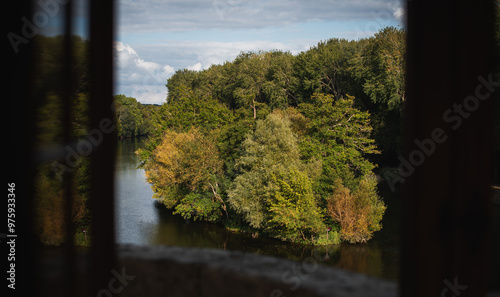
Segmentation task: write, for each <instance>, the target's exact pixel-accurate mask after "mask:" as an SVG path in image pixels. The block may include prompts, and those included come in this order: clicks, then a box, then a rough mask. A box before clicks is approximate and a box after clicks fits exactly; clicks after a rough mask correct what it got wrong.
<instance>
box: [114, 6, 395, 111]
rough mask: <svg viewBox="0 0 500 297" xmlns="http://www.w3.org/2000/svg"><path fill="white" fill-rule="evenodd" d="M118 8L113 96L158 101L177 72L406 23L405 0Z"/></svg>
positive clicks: (297, 49)
mask: <svg viewBox="0 0 500 297" xmlns="http://www.w3.org/2000/svg"><path fill="white" fill-rule="evenodd" d="M117 12H118V13H117V16H118V21H117V32H116V33H117V36H116V42H115V59H116V60H115V63H116V67H117V68H116V70H117V71H116V86H115V93H116V94H125V95H127V96H131V97H135V98H136V99H137V100H139V101H140V102H142V103H155V104H161V103H164V102H165V98H166V96H167V92H168V90H167V89H166V87H165V83H166V81H167V79H168V78H169V77H170V76H171V75H172V74H173V73H174V72H175V71H176V70H178V69H184V68H187V69H193V70H202V69H206V68H208V67H210V65H212V64H220V63H223V62H224V61H231V60H233V59H234V58H235V57H236V56H237V55H238V54H239V53H240V52H241V51H258V50H272V49H280V50H284V51H290V52H292V53H293V54H297V53H299V52H301V51H305V50H307V49H309V48H310V47H311V46H314V45H316V44H317V43H318V42H319V41H321V40H326V39H329V38H346V39H354V40H357V39H360V38H366V37H369V36H372V35H373V34H374V33H376V32H377V31H378V30H379V29H381V28H383V27H385V26H403V23H404V22H403V19H404V9H403V6H402V2H401V1H399V0H371V1H368V0H364V1H361V0H309V1H307V0H275V1H263V0H253V1H251V0H207V1H202V0H169V1H165V0H140V1H139V0H117Z"/></svg>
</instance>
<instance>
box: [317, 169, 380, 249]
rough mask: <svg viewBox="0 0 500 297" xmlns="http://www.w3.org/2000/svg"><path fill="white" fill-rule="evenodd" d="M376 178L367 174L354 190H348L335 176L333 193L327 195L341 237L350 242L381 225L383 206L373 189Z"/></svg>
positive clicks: (367, 236)
mask: <svg viewBox="0 0 500 297" xmlns="http://www.w3.org/2000/svg"><path fill="white" fill-rule="evenodd" d="M376 187H377V182H376V179H375V177H374V176H373V175H367V176H365V177H364V178H363V180H362V181H361V182H360V184H359V186H358V188H357V189H356V190H355V191H351V190H349V189H348V188H347V187H345V186H344V185H343V184H342V180H340V179H336V180H335V183H334V191H333V195H332V196H330V197H329V198H328V204H327V209H328V214H329V215H330V216H331V217H332V218H333V219H334V220H335V221H337V222H338V223H339V224H340V226H341V230H340V237H341V239H342V240H346V241H349V242H351V243H356V242H366V241H368V240H369V239H371V238H372V236H373V232H375V231H378V230H380V229H382V224H381V223H380V222H381V221H382V217H383V215H384V212H385V209H386V206H385V205H384V202H383V201H382V200H381V199H380V198H379V197H378V195H377V193H376Z"/></svg>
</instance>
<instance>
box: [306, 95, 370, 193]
mask: <svg viewBox="0 0 500 297" xmlns="http://www.w3.org/2000/svg"><path fill="white" fill-rule="evenodd" d="M311 101H312V102H313V103H303V104H301V105H300V106H299V110H300V111H301V112H302V114H304V116H305V117H307V118H308V119H309V122H308V129H307V130H308V131H307V134H306V136H305V137H304V138H303V140H302V141H301V154H302V158H303V159H305V160H309V159H311V158H313V157H314V158H317V159H320V160H322V164H323V173H322V175H321V177H320V180H319V185H318V186H319V187H318V188H316V190H317V191H319V193H321V195H322V197H326V195H328V194H327V193H331V191H332V185H333V183H334V181H335V180H336V179H337V178H340V179H342V180H343V182H344V184H345V185H347V186H348V187H349V188H350V189H354V188H355V187H356V186H357V184H358V182H359V178H360V177H363V176H365V175H366V174H369V173H371V171H372V170H373V169H374V168H375V165H374V164H372V163H371V162H369V161H368V160H367V158H366V156H367V155H368V154H377V153H379V152H378V151H377V148H376V145H375V142H374V140H373V139H372V138H371V132H372V128H371V126H370V114H369V113H368V112H362V111H360V110H358V109H356V108H355V107H354V100H353V98H352V97H347V98H346V99H338V100H334V98H333V96H332V95H323V94H315V95H314V96H312V97H311Z"/></svg>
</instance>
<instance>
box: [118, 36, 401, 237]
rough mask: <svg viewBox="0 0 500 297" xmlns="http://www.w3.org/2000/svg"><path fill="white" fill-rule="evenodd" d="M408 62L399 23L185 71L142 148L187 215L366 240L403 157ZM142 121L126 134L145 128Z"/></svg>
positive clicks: (272, 232) (166, 195)
mask: <svg viewBox="0 0 500 297" xmlns="http://www.w3.org/2000/svg"><path fill="white" fill-rule="evenodd" d="M404 59H405V31H404V30H402V29H398V28H394V27H388V28H385V29H383V30H381V31H380V32H378V33H377V34H375V36H373V37H371V38H367V39H361V40H357V41H348V40H343V39H329V40H326V41H321V42H319V43H318V44H317V45H315V46H313V47H311V48H310V49H309V50H307V51H304V52H301V53H299V54H297V55H292V54H291V53H289V52H284V51H279V50H274V51H268V52H264V51H259V52H242V53H240V55H238V56H237V57H236V59H235V60H233V61H228V62H226V63H224V64H222V65H212V66H211V67H210V68H208V69H206V70H202V71H191V70H186V69H183V70H178V71H177V72H176V73H175V74H174V75H173V76H172V77H171V78H170V79H168V81H167V84H166V87H167V89H168V96H167V98H166V102H165V103H164V104H163V105H161V107H159V108H158V109H156V110H151V111H152V113H151V114H150V115H149V123H150V124H149V125H150V126H149V127H148V129H149V130H148V133H149V135H150V136H149V138H148V140H147V145H146V148H144V149H142V150H140V151H139V152H138V154H139V155H140V158H141V160H142V164H143V165H142V166H143V167H144V168H145V170H146V173H147V178H148V181H149V182H150V183H151V186H152V188H153V191H154V193H155V194H154V196H155V198H157V199H159V200H160V201H161V202H162V203H163V204H164V205H165V207H167V208H168V209H171V210H172V211H173V213H174V214H178V215H181V216H182V217H183V218H185V219H193V220H203V221H208V222H218V223H222V224H225V225H226V226H227V227H228V228H231V229H236V230H245V231H249V232H252V233H254V234H261V235H264V236H271V237H275V238H280V239H282V240H286V241H293V242H302V243H308V244H332V243H338V242H340V241H348V242H353V243H354V242H366V241H367V240H369V239H370V238H371V237H372V236H373V233H374V232H375V231H377V230H380V229H381V228H382V225H381V220H382V217H383V214H384V212H385V209H386V206H385V204H384V202H383V200H382V198H381V197H380V196H379V195H378V189H377V183H378V179H377V177H376V175H375V174H374V170H376V169H377V168H378V169H379V170H380V169H381V168H385V167H390V166H394V165H395V164H394V163H393V162H395V160H397V159H396V157H395V156H397V154H398V153H399V147H400V139H401V129H402V127H401V123H402V118H403V116H404V109H403V103H404V101H405V68H404V67H405V63H404ZM117 99H119V101H121V102H125V101H126V100H125V98H124V96H121V97H119V98H117ZM132 101H133V100H132V99H128V101H127V102H132ZM127 104H129V103H127ZM134 104H135V103H134ZM134 104H132V103H130V104H129V105H130V106H134ZM134 108H135V107H134ZM135 110H137V111H136V112H135V113H136V114H139V113H140V109H137V108H135ZM133 113H134V112H132V111H130V112H129V114H133ZM135 118H137V120H134V123H135V126H134V127H135V128H132V127H130V128H127V131H132V130H133V129H136V130H137V129H139V130H140V128H138V127H140V123H141V121H142V120H141V117H140V116H137V117H135ZM144 118H145V117H142V119H144ZM122 125H123V127H125V126H126V125H128V124H122ZM129 126H130V125H129ZM138 134H140V133H138ZM327 227H330V228H331V230H332V231H331V232H330V234H329V237H328V240H327V239H326V230H327Z"/></svg>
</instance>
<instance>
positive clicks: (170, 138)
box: [145, 128, 227, 221]
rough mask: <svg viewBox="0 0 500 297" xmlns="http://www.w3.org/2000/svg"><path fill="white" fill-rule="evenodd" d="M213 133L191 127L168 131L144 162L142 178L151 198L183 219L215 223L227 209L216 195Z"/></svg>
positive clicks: (216, 160)
mask: <svg viewBox="0 0 500 297" xmlns="http://www.w3.org/2000/svg"><path fill="white" fill-rule="evenodd" d="M215 139H216V135H215V134H209V135H203V134H202V133H200V132H199V131H198V130H197V129H195V128H193V129H191V130H189V131H188V132H185V133H177V132H173V131H168V130H167V132H166V133H165V136H164V137H163V140H162V143H161V144H160V145H159V146H157V147H156V149H155V150H154V151H153V153H152V155H151V159H150V160H149V161H148V162H147V163H146V166H145V169H146V176H147V179H148V181H149V182H150V183H151V184H152V189H153V191H154V193H155V194H154V197H155V198H157V199H161V202H162V203H163V204H164V205H165V206H166V207H167V208H170V209H175V212H176V213H179V214H181V215H182V216H183V217H184V218H186V219H190V218H193V219H203V220H207V221H216V220H218V219H220V217H221V215H222V211H224V212H225V213H226V215H227V208H226V204H225V202H224V200H223V199H222V197H221V195H220V193H221V188H220V180H221V179H222V173H223V172H222V161H221V160H220V158H219V156H218V152H217V148H216V146H215Z"/></svg>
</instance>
